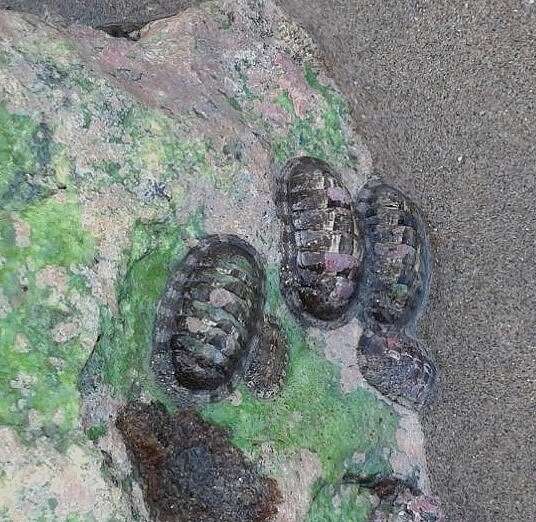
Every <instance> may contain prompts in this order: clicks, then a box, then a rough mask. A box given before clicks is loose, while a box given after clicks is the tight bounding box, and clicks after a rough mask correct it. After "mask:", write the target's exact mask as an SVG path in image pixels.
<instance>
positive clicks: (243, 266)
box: [152, 235, 265, 402]
mask: <svg viewBox="0 0 536 522" xmlns="http://www.w3.org/2000/svg"><path fill="white" fill-rule="evenodd" d="M264 281H265V274H264V269H263V268H262V265H261V263H260V262H259V260H258V254H257V253H256V251H255V250H254V248H253V247H252V246H251V245H249V244H248V243H246V242H245V241H243V240H242V239H240V238H238V237H236V236H232V235H213V236H208V237H207V238H205V239H202V240H201V241H200V242H199V244H198V245H197V246H195V247H194V248H192V249H191V250H190V251H189V252H188V254H187V255H186V257H185V258H184V260H183V262H182V264H181V266H180V267H179V269H178V270H177V271H176V272H175V274H174V275H173V277H172V278H171V280H170V281H169V283H168V286H167V288H166V290H165V293H164V296H163V297H162V299H161V301H160V304H159V306H158V310H157V319H156V325H155V341H154V345H153V357H152V365H153V369H154V371H155V373H156V375H157V377H158V378H159V380H160V381H161V382H163V383H164V384H166V385H167V386H168V388H171V390H170V391H172V392H174V395H177V394H178V395H179V398H181V397H182V399H184V400H185V401H186V402H188V401H191V400H192V394H193V395H197V396H198V398H202V399H209V400H211V399H212V400H214V399H218V398H221V397H222V396H224V395H225V394H226V393H228V392H229V391H230V386H231V384H232V382H233V381H234V380H235V378H237V377H238V376H239V374H240V373H241V371H242V369H243V367H244V364H245V362H246V360H247V357H248V352H249V350H250V347H251V346H252V345H253V344H254V343H258V336H259V332H260V330H261V328H262V313H263V308H264ZM194 399H195V398H194Z"/></svg>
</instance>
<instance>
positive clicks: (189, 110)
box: [0, 0, 430, 522]
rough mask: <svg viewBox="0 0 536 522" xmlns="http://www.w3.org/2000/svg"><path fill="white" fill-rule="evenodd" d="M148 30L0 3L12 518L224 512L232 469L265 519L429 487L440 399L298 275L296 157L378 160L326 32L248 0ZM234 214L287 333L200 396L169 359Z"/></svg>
mask: <svg viewBox="0 0 536 522" xmlns="http://www.w3.org/2000/svg"><path fill="white" fill-rule="evenodd" d="M136 38H137V40H136V41H134V40H130V39H126V38H113V37H111V36H109V35H107V34H105V33H102V32H99V31H95V30H93V29H89V28H87V27H82V26H67V25H63V24H60V23H54V24H53V25H50V24H47V23H44V22H40V21H39V20H38V19H37V18H34V17H32V16H30V15H20V14H17V13H13V12H0V97H1V99H0V204H1V209H0V331H1V336H0V353H1V355H2V364H1V365H0V440H2V444H1V445H0V520H10V521H11V520H12V521H28V520H60V521H75V520H76V521H78V520H79V521H90V520H97V521H112V520H114V521H117V520H124V521H132V520H183V521H186V522H187V521H188V520H207V521H208V520H221V518H218V514H217V513H216V512H215V510H214V505H215V504H214V497H211V495H210V494H208V493H207V491H210V488H211V487H216V486H218V487H222V488H224V489H223V490H222V491H221V496H220V498H221V499H226V500H225V502H226V506H227V507H226V509H227V508H228V510H232V509H234V508H233V506H236V504H237V498H241V499H244V502H243V503H242V504H240V506H239V507H237V509H242V510H244V511H240V512H241V513H246V515H247V517H249V518H245V519H251V520H274V521H289V522H290V521H302V520H304V521H320V520H322V521H325V520H352V521H364V520H367V519H368V518H370V517H371V516H376V515H374V511H375V510H376V511H377V509H376V508H377V507H378V505H379V504H378V500H377V495H376V493H375V492H374V491H373V490H372V489H371V488H370V487H369V486H368V485H367V484H365V483H363V481H362V477H363V476H366V477H369V479H370V481H369V482H370V483H371V484H372V481H373V479H374V480H379V479H380V478H381V479H385V478H389V477H394V478H396V480H401V481H403V482H404V483H411V484H412V487H413V488H414V490H415V491H417V490H418V492H419V495H420V494H421V493H422V494H423V495H425V496H426V498H428V496H427V495H430V491H429V485H428V480H427V476H426V462H425V457H424V453H423V440H422V432H421V430H420V425H419V422H418V418H417V417H416V415H415V413H413V412H411V411H410V410H406V409H404V408H403V407H401V406H399V405H396V404H394V403H392V402H390V401H389V400H388V399H386V398H384V397H382V396H381V395H380V394H379V393H378V392H377V391H376V390H374V389H372V388H370V387H369V386H368V385H367V384H366V383H365V381H364V379H363V378H362V376H361V374H360V372H359V368H358V364H357V350H356V348H357V344H358V340H359V338H360V336H361V333H362V328H361V324H360V322H359V320H358V319H357V318H356V317H348V318H347V321H345V324H343V325H341V326H340V327H339V328H336V329H332V330H328V329H323V328H317V327H316V326H307V325H304V324H302V323H301V322H300V321H298V320H297V319H296V318H295V317H294V316H293V314H292V313H290V311H289V309H288V308H287V304H286V302H285V299H284V298H283V297H282V295H281V289H280V267H281V253H280V241H281V227H282V223H281V221H280V219H279V217H278V211H277V208H276V204H275V201H274V200H275V173H278V172H281V170H282V169H283V166H284V165H285V164H287V162H288V161H289V160H290V159H292V158H295V157H298V156H304V155H307V156H312V157H315V158H318V159H320V160H322V161H326V162H327V163H329V165H330V166H331V168H333V169H335V170H336V172H337V173H338V175H339V176H340V179H341V183H343V184H344V186H345V187H346V190H347V191H348V193H349V194H350V195H351V196H352V197H355V196H356V194H357V192H358V191H359V189H360V188H361V187H362V186H363V184H364V183H365V181H366V180H367V178H368V177H369V176H370V169H371V165H370V157H369V155H368V153H367V150H366V148H365V147H364V146H363V144H362V142H361V140H360V138H359V136H357V135H356V133H355V132H354V130H353V129H352V127H351V124H350V121H349V118H348V113H347V109H346V104H345V102H344V100H343V99H342V98H341V96H340V95H339V93H338V92H337V90H336V89H335V87H334V86H333V84H332V82H331V81H330V80H329V78H327V77H326V76H325V74H324V72H323V70H322V68H321V67H320V66H319V64H318V63H317V60H316V50H315V46H314V44H313V42H312V41H311V40H310V38H309V37H308V35H307V34H306V33H305V32H304V31H303V30H301V29H300V28H299V27H297V26H296V25H294V24H293V23H291V22H290V21H289V20H287V19H286V18H285V17H284V16H283V15H282V14H281V13H280V11H279V10H278V9H277V8H276V7H275V6H274V5H273V4H272V3H271V2H260V1H246V0H233V1H229V2H220V3H214V2H207V3H204V4H203V5H202V6H200V7H196V8H192V9H189V10H187V11H185V12H183V13H181V14H180V15H177V16H176V17H173V18H169V19H165V20H160V21H158V22H154V23H152V24H149V25H148V26H146V27H144V28H142V29H141V30H140V32H139V34H136ZM213 234H232V235H234V236H238V237H240V238H241V240H242V241H245V242H247V244H248V245H250V246H251V248H253V249H254V251H255V252H256V255H257V256H258V262H259V264H260V265H259V266H261V268H262V270H260V271H259V274H262V278H264V281H263V282H262V285H260V286H259V288H260V289H262V293H263V294H264V295H263V300H262V304H263V320H265V322H264V323H263V324H264V325H265V327H263V337H264V338H265V339H266V340H267V341H268V342H267V343H266V344H264V345H263V344H254V345H252V346H251V347H249V351H248V357H249V356H250V354H252V355H251V356H252V357H253V359H254V362H255V364H252V365H248V371H244V372H243V373H241V374H240V378H239V379H236V381H235V380H233V383H232V386H231V387H229V388H228V389H227V391H226V393H225V394H221V396H218V397H217V400H216V398H214V400H208V401H201V402H195V401H194V402H195V403H188V404H185V403H184V402H181V401H180V400H177V396H176V395H174V394H173V393H170V390H169V389H168V388H167V387H166V385H165V382H163V380H162V379H161V378H159V376H158V374H157V372H154V371H153V369H154V368H153V367H152V365H151V353H152V350H153V347H154V341H155V337H154V335H155V321H156V319H157V310H158V306H159V303H160V302H161V300H162V297H163V296H164V295H165V292H166V288H168V285H169V282H170V281H172V280H173V276H174V274H176V273H177V271H178V270H181V267H182V266H183V264H182V262H183V261H184V259H185V258H186V257H185V256H187V254H188V253H189V252H191V251H192V249H195V248H196V246H198V245H199V243H200V241H201V242H202V241H203V238H206V237H207V236H209V235H213ZM246 272H247V270H246ZM213 297H214V299H215V301H214V302H215V303H216V304H215V306H219V305H218V303H220V305H221V303H223V302H224V301H225V299H224V295H223V294H222V292H219V293H218V295H215V294H214V295H213ZM227 297H229V296H228V295H227ZM194 301H195V300H194ZM194 344H195V343H194ZM262 346H265V348H262ZM272 354H273V356H272ZM273 361H276V363H273ZM181 368H184V367H183V366H181ZM230 368H234V366H230ZM263 370H264V371H263ZM189 375H191V374H189ZM225 379H227V376H225ZM275 380H277V381H278V383H277V386H274V382H275ZM208 381H210V379H208ZM214 382H215V381H214ZM218 382H219V381H218ZM190 406H195V409H191V408H190ZM137 416H139V418H137ZM151 419H153V420H154V422H150V421H151ZM173 427H175V428H173ZM177 430H178V431H180V430H182V432H184V433H186V434H188V437H189V438H191V445H190V446H187V445H185V444H184V440H178V439H177V436H176V433H177ZM225 456H227V457H229V458H227V459H224V457H225ZM196 459H197V460H196ZM203 459H204V460H203ZM223 460H227V464H226V465H229V466H231V468H232V476H233V477H235V479H236V480H234V481H230V482H229V484H225V483H223V482H222V481H221V476H220V475H219V471H218V467H219V466H221V465H222V462H223ZM202 463H204V465H203V466H202V467H203V469H204V471H205V472H206V473H205V475H204V479H203V480H204V482H203V483H201V482H200V483H199V488H198V489H195V487H194V485H193V484H192V482H191V480H190V478H189V477H188V473H186V471H187V470H188V469H194V468H195V466H198V465H202ZM188 466H190V468H188ZM224 471H225V470H223V469H222V473H223V472H224ZM241 475H242V476H244V477H247V481H246V483H242V482H240V478H239V476H241ZM170 477H175V478H176V483H175V484H173V483H170V481H171V482H173V480H175V479H173V480H170ZM345 477H359V481H358V480H357V478H356V481H355V484H353V486H352V487H351V488H342V489H341V483H342V482H344V478H345ZM394 478H393V480H394ZM155 481H156V482H155ZM159 481H162V484H163V487H162V488H161V489H159V487H158V486H159ZM408 481H409V482H408ZM164 485H165V487H164ZM225 488H228V489H225ZM233 488H234V489H233ZM194 490H195V491H194ZM343 490H344V491H343ZM161 499H165V501H164V503H165V504H166V505H165V509H163V508H162V505H161V504H160V500H161ZM186 499H188V501H187V502H186ZM177 506H182V507H180V508H177ZM181 509H183V511H180V510H181ZM228 512H230V511H228ZM229 516H230V515H229ZM333 516H338V517H339V518H336V519H334V518H333ZM192 517H193V518H192ZM330 517H331V518H330ZM341 517H343V518H341ZM245 519H244V520H245ZM415 520H418V519H417V518H416V519H415ZM423 520H426V519H423Z"/></svg>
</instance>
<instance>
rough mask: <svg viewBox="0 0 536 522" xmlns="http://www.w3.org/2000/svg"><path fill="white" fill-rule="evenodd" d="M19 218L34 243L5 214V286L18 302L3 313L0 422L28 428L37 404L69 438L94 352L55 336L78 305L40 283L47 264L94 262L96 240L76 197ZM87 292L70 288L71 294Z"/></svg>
mask: <svg viewBox="0 0 536 522" xmlns="http://www.w3.org/2000/svg"><path fill="white" fill-rule="evenodd" d="M18 218H20V219H21V220H23V221H24V222H25V223H26V224H27V225H28V226H29V229H30V238H29V239H30V242H29V245H28V246H17V244H16V242H15V230H14V225H13V221H12V220H11V217H10V215H9V214H8V213H7V212H2V213H1V214H0V252H1V255H2V262H1V264H0V265H1V266H0V288H1V289H2V292H3V294H4V296H5V298H6V299H7V301H9V303H10V306H9V308H10V310H9V311H8V312H7V314H6V315H5V316H4V317H3V318H2V319H0V328H1V330H2V336H1V338H0V352H1V353H2V365H1V366H0V423H1V424H6V425H10V426H13V427H15V428H17V429H18V430H22V429H23V428H24V427H25V426H26V424H27V423H28V413H29V411H30V410H34V411H36V412H38V413H39V414H40V416H41V418H42V422H43V429H44V430H45V432H48V434H49V435H50V436H55V435H58V436H61V435H64V434H66V433H68V432H69V430H70V429H72V427H73V426H74V425H76V423H77V420H78V406H79V401H78V393H77V382H78V375H79V372H80V370H81V368H82V366H83V364H84V362H85V359H86V358H87V356H88V355H89V352H88V349H87V348H85V347H83V346H82V344H81V343H80V340H79V339H78V337H75V338H73V339H70V340H68V341H67V342H65V343H63V344H61V346H60V345H59V344H58V343H57V342H56V341H55V340H54V339H53V338H52V333H51V330H52V329H53V328H54V326H55V325H56V324H58V323H59V322H61V321H62V320H64V319H66V318H68V317H71V315H72V311H71V310H70V309H69V306H68V304H67V303H65V301H62V300H56V299H53V296H52V292H53V289H51V288H49V287H42V286H39V285H38V284H37V282H36V279H37V275H38V273H39V271H40V270H42V269H44V268H45V267H52V266H54V267H56V268H58V269H63V270H65V272H66V273H67V274H68V273H69V271H70V270H71V269H73V268H74V267H76V266H77V265H81V264H85V263H87V262H88V261H89V260H90V259H91V258H92V257H93V253H94V245H93V242H92V240H91V237H90V236H89V235H88V234H87V232H85V231H84V230H83V228H82V227H81V224H80V216H79V209H78V207H77V205H76V203H75V202H74V201H73V200H72V199H70V198H69V199H67V201H66V202H62V203H59V202H57V201H55V200H52V199H47V200H44V201H43V202H39V203H36V204H32V205H29V206H28V207H26V208H25V209H24V210H23V211H21V212H20V213H18ZM79 293H80V291H79V289H76V288H70V287H68V288H67V290H66V296H65V298H66V299H69V298H75V297H76V295H75V294H78V295H79ZM21 344H22V345H21ZM17 381H18V382H17Z"/></svg>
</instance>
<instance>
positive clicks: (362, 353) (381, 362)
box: [358, 330, 437, 409]
mask: <svg viewBox="0 0 536 522" xmlns="http://www.w3.org/2000/svg"><path fill="white" fill-rule="evenodd" d="M358 363H359V369H360V371H361V373H362V375H363V377H364V378H365V379H366V381H367V382H368V383H369V384H370V385H371V386H374V387H375V388H376V389H377V390H378V391H379V392H381V393H382V394H383V395H385V396H387V397H389V398H390V399H391V400H393V401H396V402H399V403H401V404H403V405H404V406H409V407H411V408H414V409H420V408H421V407H422V406H424V405H426V404H427V403H429V402H430V401H431V400H432V399H433V397H434V394H435V390H436V383H437V370H436V366H435V363H434V361H433V360H432V358H431V357H430V355H429V353H428V351H427V350H426V348H425V347H424V346H423V345H422V344H421V343H420V342H418V341H417V340H416V339H415V338H414V337H412V336H410V335H407V334H406V333H404V332H401V331H398V330H391V331H387V332H383V333H381V334H377V333H373V332H371V331H370V330H369V331H366V332H365V333H364V334H363V335H362V336H361V339H360V341H359V349H358Z"/></svg>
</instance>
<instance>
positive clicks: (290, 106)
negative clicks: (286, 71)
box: [274, 91, 296, 116]
mask: <svg viewBox="0 0 536 522" xmlns="http://www.w3.org/2000/svg"><path fill="white" fill-rule="evenodd" d="M274 102H275V103H276V104H277V105H279V106H280V107H281V108H282V109H283V110H285V111H286V112H288V113H289V114H292V115H293V116H294V115H295V114H296V111H295V110H294V102H293V101H292V98H291V97H290V95H289V93H288V91H283V92H282V93H280V94H278V95H277V96H276V97H275V99H274Z"/></svg>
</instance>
